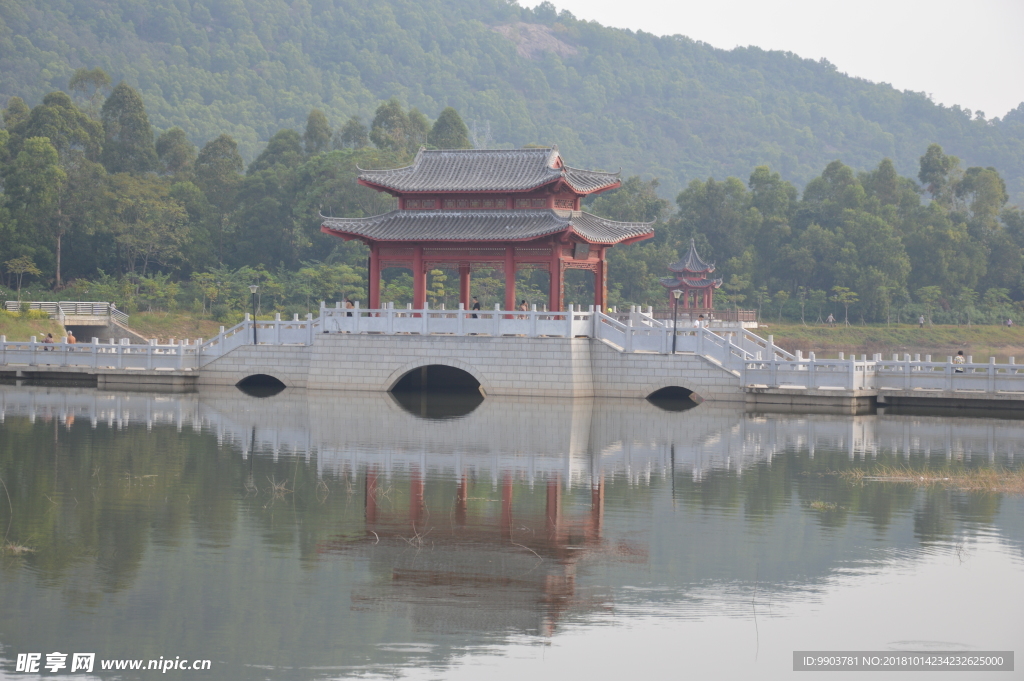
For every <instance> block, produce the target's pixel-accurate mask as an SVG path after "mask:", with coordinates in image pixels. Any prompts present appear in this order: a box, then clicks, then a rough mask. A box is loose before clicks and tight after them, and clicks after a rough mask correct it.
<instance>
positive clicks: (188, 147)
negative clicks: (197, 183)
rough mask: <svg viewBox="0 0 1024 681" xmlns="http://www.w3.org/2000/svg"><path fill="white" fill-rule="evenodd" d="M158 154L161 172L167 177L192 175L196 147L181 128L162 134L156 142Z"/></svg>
mask: <svg viewBox="0 0 1024 681" xmlns="http://www.w3.org/2000/svg"><path fill="white" fill-rule="evenodd" d="M156 153H157V157H158V158H159V160H160V171H161V172H162V173H164V174H166V175H179V174H187V173H190V172H192V167H193V166H194V165H195V162H196V146H195V145H194V144H192V141H191V140H189V138H188V135H186V134H185V131H184V130H182V129H181V128H179V127H173V128H171V129H170V130H167V131H165V132H163V133H161V135H160V137H158V138H157V140H156Z"/></svg>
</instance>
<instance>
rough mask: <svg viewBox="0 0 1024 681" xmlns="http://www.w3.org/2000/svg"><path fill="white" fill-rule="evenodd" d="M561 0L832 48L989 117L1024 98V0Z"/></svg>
mask: <svg viewBox="0 0 1024 681" xmlns="http://www.w3.org/2000/svg"><path fill="white" fill-rule="evenodd" d="M552 2H553V3H554V5H555V6H556V7H557V8H558V9H559V10H563V9H567V10H569V11H570V12H572V13H573V14H574V15H575V16H576V17H577V18H579V19H587V20H593V21H597V22H599V23H601V24H604V25H606V26H614V27H616V28H631V29H633V30H643V31H647V32H649V33H654V34H657V35H673V34H677V33H679V34H682V35H685V36H688V37H690V38H693V39H694V40H701V41H704V42H706V43H709V44H711V45H714V46H715V47H721V48H725V49H732V48H733V47H736V46H737V45H757V46H758V47H762V48H764V49H771V50H784V51H789V52H794V53H796V54H798V55H800V56H801V57H806V58H810V59H820V58H821V57H825V58H826V59H828V60H829V61H830V62H832V63H833V64H835V65H836V66H837V67H838V68H839V70H840V71H843V72H845V73H848V74H849V75H851V76H858V77H860V78H866V79H868V80H871V81H875V82H885V83H890V84H891V85H892V86H893V87H895V88H897V89H899V90H914V91H917V92H926V93H929V94H931V95H932V98H933V99H934V101H936V102H937V103H940V104H945V105H947V106H951V105H953V104H959V105H960V106H962V107H964V108H967V109H971V110H972V111H984V112H985V115H986V116H987V117H988V118H993V117H996V116H1002V115H1003V114H1005V113H1006V112H1007V111H1009V110H1010V109H1013V108H1015V107H1016V106H1017V105H1018V104H1019V103H1021V101H1024V0H927V1H925V0H856V1H855V2H836V1H834V0H831V1H830V0H775V2H768V1H766V0H717V1H716V2H708V1H707V0H552ZM520 4H522V5H524V6H527V7H534V6H536V5H537V4H538V2H537V1H536V0H520Z"/></svg>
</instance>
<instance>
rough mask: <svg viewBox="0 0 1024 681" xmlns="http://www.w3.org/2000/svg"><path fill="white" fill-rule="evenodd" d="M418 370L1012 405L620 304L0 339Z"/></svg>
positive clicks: (324, 386)
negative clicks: (213, 330) (127, 339)
mask: <svg viewBox="0 0 1024 681" xmlns="http://www.w3.org/2000/svg"><path fill="white" fill-rule="evenodd" d="M427 366H443V367H450V368H453V369H458V370H461V371H462V372H465V373H466V374H468V375H470V376H472V377H473V378H474V379H475V380H476V382H477V383H479V385H480V388H481V390H482V392H483V393H485V394H487V395H516V396H537V397H627V398H644V397H648V396H650V395H651V394H652V393H654V392H656V391H658V390H660V389H662V388H666V387H681V388H684V389H686V390H689V391H692V392H694V393H696V394H697V395H699V396H700V397H701V398H703V399H707V400H725V401H745V402H748V403H755V404H777V405H787V406H800V407H804V408H815V407H819V406H826V407H828V408H830V409H834V408H837V407H838V408H844V409H845V408H849V409H861V408H865V407H870V406H874V404H875V403H879V404H899V403H925V402H926V403H928V404H933V405H943V406H957V405H966V404H970V405H974V406H980V407H1001V408H1010V409H1024V367H1022V366H1020V365H1017V364H1015V363H1014V360H1013V359H1012V358H1011V360H1010V362H1009V363H1008V364H997V363H996V362H995V360H994V359H990V360H989V362H988V363H984V364H982V363H975V362H973V358H968V359H967V362H966V363H965V364H961V365H955V364H953V362H952V358H946V361H944V362H933V361H932V359H931V357H930V356H926V357H925V358H924V359H923V360H922V358H921V357H920V356H919V355H918V356H915V357H914V358H913V359H912V358H911V357H910V355H905V356H904V357H903V358H902V359H901V358H899V357H896V356H894V357H893V358H892V360H883V359H882V357H881V355H875V356H874V357H872V358H871V359H870V360H869V359H868V358H867V357H865V356H861V357H860V359H857V358H856V357H851V358H849V359H847V358H845V357H843V356H840V358H839V359H817V358H815V357H814V355H813V354H811V355H810V356H808V357H806V358H805V357H803V356H801V355H800V354H799V353H797V354H796V355H794V354H791V353H788V352H786V351H785V350H783V349H781V348H779V347H777V346H776V345H775V344H774V342H773V340H772V337H771V336H769V337H768V338H767V339H764V338H760V337H758V336H757V335H755V334H753V333H751V332H750V331H748V330H745V329H741V328H728V327H719V328H711V329H707V328H693V327H686V328H676V329H674V328H673V327H672V325H671V324H670V323H666V322H662V321H659V320H655V319H654V318H653V317H651V316H650V315H649V314H646V313H644V312H643V311H642V310H640V309H639V308H632V309H631V310H630V311H629V312H628V313H627V312H621V313H620V312H618V311H615V310H612V311H611V312H610V313H609V314H605V313H602V312H601V311H600V310H594V309H589V310H579V309H570V310H568V311H565V312H538V311H536V310H531V311H528V312H527V311H502V310H497V309H496V310H484V311H476V312H470V311H465V310H444V309H441V310H431V309H423V310H411V309H395V308H393V307H390V308H384V309H380V310H362V309H359V308H358V307H357V308H355V309H342V308H340V307H335V308H324V307H322V308H321V310H320V316H319V318H317V319H313V317H312V315H307V317H306V319H305V320H300V319H299V318H298V316H296V317H295V318H293V319H292V320H281V319H280V317H278V318H277V319H275V320H273V321H262V320H261V321H256V322H253V321H252V320H250V319H249V318H248V317H247V318H246V320H245V321H243V322H242V323H241V324H238V325H237V326H235V327H233V328H232V329H228V330H224V329H223V328H222V330H221V333H220V334H218V335H217V337H215V338H213V339H210V340H208V341H206V342H203V341H202V339H198V340H196V341H181V342H175V343H173V344H170V345H163V346H160V345H155V344H150V345H128V344H124V343H122V344H120V345H106V344H101V343H98V342H94V343H91V344H78V345H75V346H67V345H64V344H53V345H44V344H41V343H37V342H34V340H33V341H31V342H26V343H9V342H5V339H3V338H2V337H0V374H3V375H7V374H12V373H13V374H14V375H15V376H16V377H18V376H20V377H40V376H44V375H54V376H60V375H71V374H79V375H90V376H92V375H94V376H96V377H97V378H96V381H97V384H99V382H100V380H101V379H100V378H99V377H100V376H103V377H104V378H102V381H103V382H104V383H105V384H107V385H111V384H112V381H115V380H118V379H116V378H115V377H117V376H123V377H124V379H123V381H124V382H125V383H131V382H137V383H143V382H145V383H148V384H150V385H152V384H154V383H160V382H164V383H165V384H167V385H170V386H185V387H187V386H190V385H235V384H237V383H239V382H240V381H242V380H244V379H246V378H249V377H252V376H254V375H261V376H269V377H272V378H275V379H277V380H279V381H281V382H282V383H283V384H284V385H286V386H292V387H302V388H309V389H317V390H359V391H389V390H392V389H393V388H395V386H396V385H397V384H398V382H399V381H400V380H401V379H402V378H403V377H404V376H406V375H407V374H409V373H410V372H412V371H414V370H416V369H421V368H423V367H427Z"/></svg>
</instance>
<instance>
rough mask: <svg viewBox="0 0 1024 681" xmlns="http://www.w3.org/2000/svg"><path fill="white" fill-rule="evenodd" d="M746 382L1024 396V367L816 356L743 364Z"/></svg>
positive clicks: (907, 357)
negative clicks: (1017, 394)
mask: <svg viewBox="0 0 1024 681" xmlns="http://www.w3.org/2000/svg"><path fill="white" fill-rule="evenodd" d="M741 379H742V382H743V385H744V386H745V387H765V388H806V389H822V390H922V391H968V392H984V393H993V394H995V393H1022V394H1024V365H1019V364H1016V361H1015V359H1014V358H1013V357H1011V358H1009V362H1007V363H1006V364H1002V363H996V360H995V357H990V358H989V361H988V363H986V364H981V363H977V364H976V363H974V361H973V357H966V358H965V362H964V363H963V364H955V363H954V362H953V358H952V357H947V358H946V361H945V362H933V361H931V355H926V356H925V359H924V360H923V361H922V360H921V356H920V355H915V357H914V359H911V356H910V355H909V354H907V355H904V356H903V358H902V359H900V358H899V356H897V355H893V358H892V359H891V360H883V359H882V355H880V354H876V355H874V356H873V357H872V358H871V359H870V360H869V359H867V356H866V355H862V356H861V358H860V359H859V360H858V359H856V358H855V357H851V358H850V359H846V358H845V357H844V356H843V354H842V353H840V357H839V359H834V360H827V359H817V358H816V357H815V356H814V353H811V355H810V356H809V357H808V358H806V359H805V358H803V357H801V356H800V355H799V353H797V357H796V358H795V359H792V360H778V359H776V360H774V361H767V360H765V361H747V362H744V364H743V370H742V373H741Z"/></svg>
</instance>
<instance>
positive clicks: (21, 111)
mask: <svg viewBox="0 0 1024 681" xmlns="http://www.w3.org/2000/svg"><path fill="white" fill-rule="evenodd" d="M30 113H31V111H30V110H29V108H28V105H27V104H25V100H24V99H22V98H21V97H11V98H10V99H9V100H8V101H7V108H6V109H4V125H6V126H7V127H8V129H10V128H14V127H16V126H17V125H18V124H19V123H23V122H25V121H26V120H28V117H29V114H30Z"/></svg>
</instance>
